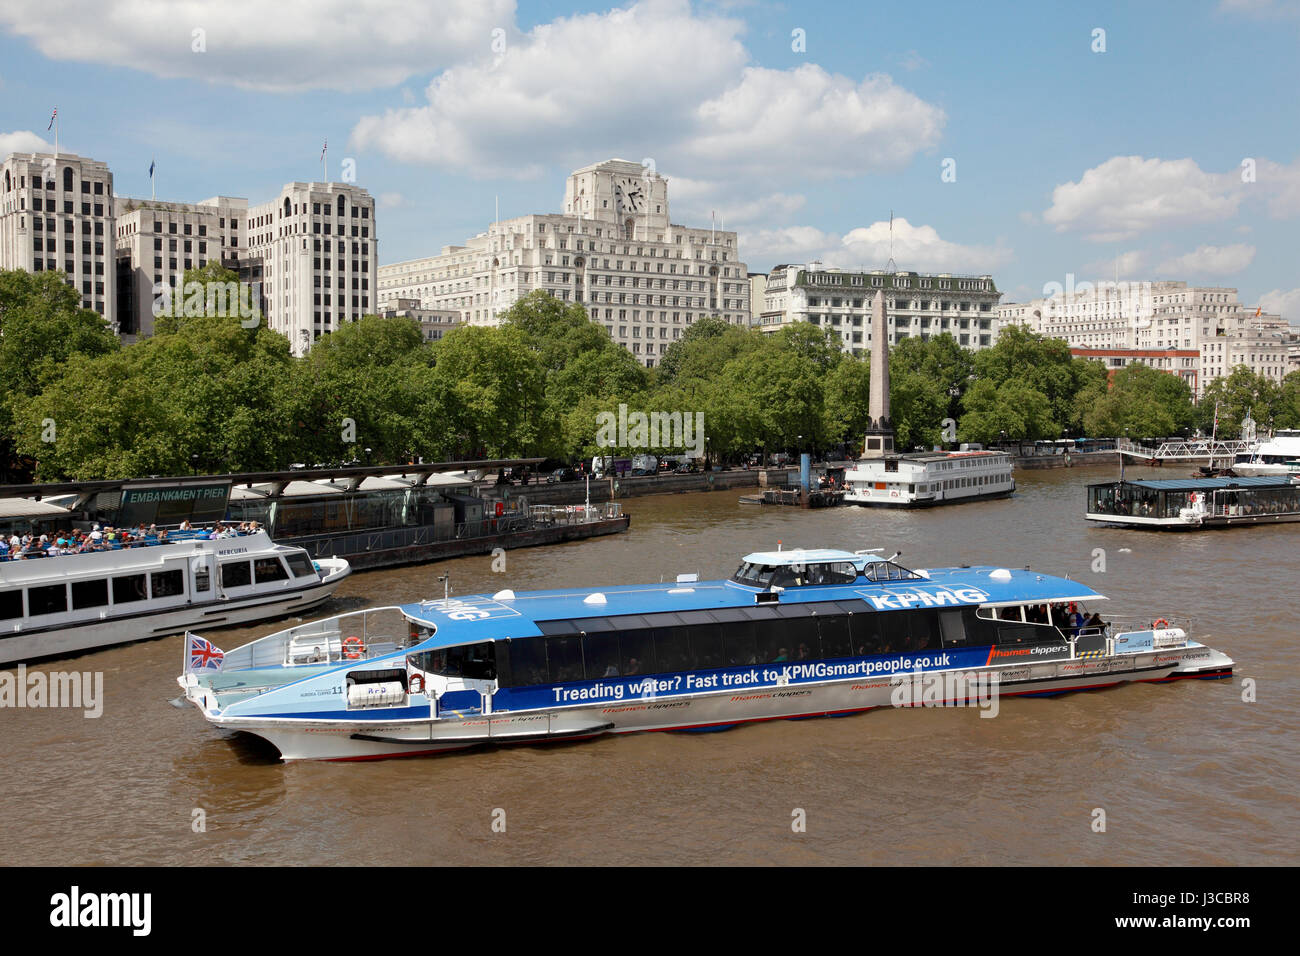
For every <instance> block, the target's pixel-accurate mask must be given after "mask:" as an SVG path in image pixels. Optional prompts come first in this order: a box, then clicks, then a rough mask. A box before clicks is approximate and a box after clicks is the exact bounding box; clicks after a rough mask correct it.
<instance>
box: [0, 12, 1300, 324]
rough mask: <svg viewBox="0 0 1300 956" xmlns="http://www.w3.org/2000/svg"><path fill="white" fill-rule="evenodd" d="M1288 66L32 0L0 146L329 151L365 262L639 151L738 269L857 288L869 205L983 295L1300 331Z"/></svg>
mask: <svg viewBox="0 0 1300 956" xmlns="http://www.w3.org/2000/svg"><path fill="white" fill-rule="evenodd" d="M796 30H799V31H803V34H802V36H803V44H804V48H803V49H802V50H796V49H793V48H792V47H793V46H794V45H796V44H795V39H794V37H793V36H792V34H793V31H796ZM1097 30H1102V31H1104V36H1103V35H1101V34H1096V33H1095V31H1097ZM196 31H201V32H200V33H196ZM1102 43H1104V51H1100V50H1096V49H1094V47H1100V46H1101V45H1102ZM1298 45H1300V2H1296V0H1222V2H1220V0H1205V2H1180V3H1174V2H1169V3H1162V2H1143V3H1136V4H1135V3H1128V4H1124V3H1114V4H1108V3H1093V4H1090V3H1080V4H1059V5H1058V4H1033V3H1025V4H1014V5H1013V4H972V3H912V4H897V5H893V6H889V7H884V6H881V5H876V4H861V3H844V4H832V3H800V4H780V3H765V2H761V0H756V2H743V0H738V2H723V3H702V2H701V3H694V4H690V3H687V2H685V0H645V2H640V3H635V4H631V3H629V4H624V5H621V6H610V5H608V4H573V3H565V4H558V3H524V4H519V5H516V4H514V3H512V2H509V0H442V2H440V3H438V4H424V3H417V2H413V0H412V2H392V0H389V2H379V0H317V2H314V3H309V2H307V0H288V2H285V3H280V4H275V5H271V4H264V3H256V2H253V0H226V2H224V3H220V4H216V3H213V4H207V3H203V2H193V3H188V4H176V5H152V4H145V3H143V2H142V0H99V2H84V0H47V2H46V3H45V4H43V5H42V7H41V12H40V15H39V16H37V15H33V12H32V10H31V9H23V8H21V7H18V6H12V5H11V6H10V7H9V8H6V9H5V10H3V11H0V152H8V151H9V150H10V149H31V148H39V147H38V146H37V144H38V143H39V141H40V140H42V139H43V140H45V141H47V142H48V141H50V140H52V138H53V134H52V133H47V132H46V124H47V123H48V121H49V116H50V111H51V110H52V109H53V108H54V107H55V106H57V107H58V109H59V116H60V119H61V124H60V128H61V136H60V146H61V148H63V149H66V150H69V151H75V152H78V153H80V154H82V155H88V156H93V157H95V158H97V159H101V160H104V161H106V162H108V163H109V164H110V166H111V167H112V169H113V171H114V175H115V178H116V188H117V192H118V194H119V195H137V196H148V195H149V180H148V169H149V163H150V160H151V159H156V160H157V164H158V178H157V190H158V197H159V198H160V199H175V200H186V201H193V200H197V199H202V198H205V197H207V196H211V195H216V194H225V195H236V196H245V197H247V198H248V199H250V200H251V201H261V200H263V199H265V198H267V197H268V196H270V195H272V194H274V193H275V192H276V191H277V190H278V189H279V187H280V185H281V184H282V183H284V182H286V181H289V180H293V179H299V180H303V179H319V178H320V176H321V164H320V162H319V157H320V148H321V143H322V141H323V140H325V139H326V138H328V141H329V168H330V175H331V177H334V178H337V177H338V176H339V175H340V169H341V165H340V164H341V163H342V161H343V160H344V159H345V158H347V159H351V160H353V161H354V162H355V168H356V181H357V183H358V184H359V185H362V186H364V187H366V188H367V189H369V190H370V191H371V192H372V193H373V194H374V195H375V196H376V197H378V198H379V200H380V211H379V237H380V261H381V262H382V263H388V262H394V261H399V260H401V259H406V258H413V257H416V256H420V255H427V254H431V253H434V252H437V251H438V250H439V249H440V248H441V247H442V246H443V245H446V244H450V243H456V242H460V241H463V240H464V239H466V238H467V237H469V236H471V235H473V234H475V233H477V232H480V231H482V230H483V229H484V228H485V226H486V225H487V223H488V222H489V221H490V220H491V218H492V214H493V207H494V202H495V200H496V199H497V197H499V200H500V208H501V213H502V215H503V216H508V215H519V214H523V213H528V212H555V211H558V210H559V208H560V204H561V199H562V196H563V181H564V177H565V176H566V175H567V173H568V172H569V171H570V170H572V169H574V168H577V167H578V166H582V165H586V164H588V163H592V162H597V161H599V160H601V159H606V158H609V157H613V156H619V157H622V158H625V159H631V160H634V161H641V160H643V159H646V158H650V159H653V160H654V162H655V165H656V167H657V169H658V170H659V171H660V172H661V173H663V174H665V175H666V176H668V177H669V180H670V186H669V198H670V201H671V204H672V212H673V218H674V220H675V221H678V222H684V223H687V224H702V223H705V222H707V221H708V217H709V215H710V212H711V211H713V210H716V211H717V212H718V214H719V216H721V217H722V218H723V219H724V221H725V223H726V226H727V228H729V229H735V230H737V231H738V232H739V233H740V235H741V247H740V251H741V255H742V257H743V258H744V259H745V260H746V261H747V263H748V265H749V267H750V269H751V270H752V271H759V270H766V269H768V268H770V267H771V266H772V265H774V264H776V263H778V262H803V261H807V260H809V259H819V260H821V261H823V262H827V263H829V264H833V265H840V266H845V267H853V266H866V267H867V268H879V267H882V266H883V265H884V264H885V260H886V258H887V257H888V254H889V245H888V226H887V223H888V220H889V216H890V212H891V210H892V212H893V214H894V216H895V217H896V223H895V226H896V229H895V247H894V258H895V260H896V261H897V263H898V265H899V267H900V268H916V269H923V270H924V269H934V270H942V271H950V272H991V273H992V274H993V275H994V277H995V278H996V280H997V281H998V284H999V287H1000V288H1002V289H1003V290H1004V291H1005V292H1006V293H1007V295H1006V296H1005V297H1004V301H1005V300H1012V299H1024V298H1028V297H1031V296H1034V295H1038V294H1041V291H1042V288H1043V286H1044V284H1045V283H1049V282H1060V283H1065V281H1066V276H1067V274H1069V273H1073V274H1074V275H1075V276H1076V277H1078V278H1098V277H1102V278H1109V277H1111V276H1113V275H1114V274H1115V270H1116V268H1118V271H1119V276H1120V278H1130V279H1160V278H1180V279H1187V280H1189V281H1192V282H1198V283H1202V284H1222V285H1228V286H1236V287H1238V288H1239V289H1240V290H1241V294H1242V298H1243V300H1245V301H1247V302H1249V303H1252V304H1253V303H1255V302H1258V301H1261V300H1262V301H1263V302H1264V304H1265V307H1266V308H1269V309H1271V310H1274V311H1277V310H1280V311H1281V312H1282V313H1283V314H1284V315H1285V316H1286V317H1287V318H1288V319H1291V320H1292V321H1293V322H1294V323H1297V324H1300V275H1298V274H1297V256H1296V251H1297V246H1298V244H1297V241H1296V239H1297V225H1298V224H1300V134H1298V133H1297V130H1298V129H1300V126H1298V124H1297V119H1298V118H1300V117H1298V116H1297V106H1296V91H1297V90H1298V89H1300V65H1298V58H1297V55H1296V54H1297V46H1298ZM196 47H199V48H201V49H196ZM946 161H951V162H946ZM1243 162H1246V163H1247V165H1248V167H1249V168H1248V169H1247V170H1246V172H1247V173H1248V175H1247V176H1246V177H1245V178H1246V180H1247V181H1243V166H1242V164H1243ZM945 167H946V168H947V169H948V170H949V171H950V174H949V176H948V178H949V179H951V180H953V181H944V177H943V175H942V173H943V171H944V169H945ZM954 172H955V178H954V177H953V175H952V173H954ZM1252 178H1253V181H1249V180H1251V179H1252Z"/></svg>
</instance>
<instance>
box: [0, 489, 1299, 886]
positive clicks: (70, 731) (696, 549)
mask: <svg viewBox="0 0 1300 956" xmlns="http://www.w3.org/2000/svg"><path fill="white" fill-rule="evenodd" d="M1186 470H1187V469H1185V468H1178V469H1177V470H1175V469H1174V468H1165V469H1161V470H1158V471H1157V470H1150V471H1147V470H1143V469H1130V477H1136V476H1139V475H1142V474H1144V473H1145V474H1150V475H1151V476H1159V477H1175V476H1177V475H1181V474H1182V473H1183V472H1184V471H1186ZM1113 474H1114V469H1110V468H1107V469H1104V470H1103V469H1096V468H1088V469H1085V468H1075V469H1065V470H1056V471H1039V472H1021V473H1020V474H1018V476H1017V482H1018V485H1019V492H1018V493H1017V495H1016V496H1015V497H1014V498H1012V499H1009V500H1004V501H994V502H985V503H974V504H967V505H960V506H955V507H950V508H945V509H938V510H931V511H884V510H875V509H863V508H848V507H846V508H839V509H829V510H824V511H800V510H798V509H795V508H781V507H763V508H758V507H752V506H750V507H746V506H741V505H739V504H737V498H738V497H739V495H740V492H739V491H728V492H715V493H712V494H709V493H703V494H691V495H674V496H661V497H652V498H632V499H628V500H627V501H626V502H625V507H626V509H627V511H628V512H629V513H631V515H632V529H631V531H630V532H629V533H628V534H625V535H618V536H614V537H609V538H602V539H597V540H594V541H589V542H582V543H574V544H567V545H559V546H555V547H546V548H532V549H526V550H520V551H513V552H510V553H509V554H508V556H507V568H506V571H505V573H494V572H493V571H492V559H491V557H489V556H486V555H485V556H482V557H474V558H463V559H458V560H454V561H449V562H445V563H442V564H439V565H425V566H417V567H410V568H399V569H393V570H384V571H371V572H367V573H364V574H356V575H353V576H352V577H351V578H350V579H349V580H348V581H346V582H344V585H343V586H342V588H341V589H340V591H339V592H338V594H337V595H336V596H335V598H334V599H333V600H332V601H331V602H330V604H329V605H328V606H327V607H326V608H325V609H323V610H322V612H321V614H322V616H323V615H324V614H327V613H337V612H341V611H344V610H353V609H357V608H360V607H363V606H368V605H376V604H388V603H399V602H406V601H413V600H416V599H419V598H423V597H431V596H438V597H440V596H441V594H442V585H441V584H439V583H437V581H436V577H437V575H438V574H440V573H443V572H448V573H450V575H451V586H452V593H453V594H466V593H472V592H480V591H488V592H491V591H496V590H499V589H501V588H503V587H512V588H515V589H516V590H525V589H531V588H550V587H561V586H597V585H601V584H630V583H636V582H645V581H659V580H661V579H664V580H671V579H672V577H673V576H674V575H676V574H677V573H679V572H686V571H694V572H698V573H699V574H700V576H701V578H712V577H726V576H728V575H729V574H731V572H732V571H734V570H735V568H736V566H737V565H738V563H739V561H740V558H741V556H742V555H744V554H745V553H747V552H749V551H754V550H766V549H771V548H775V547H776V543H777V541H778V540H780V541H782V542H783V546H784V547H786V548H790V547H799V546H802V547H839V548H846V549H860V548H867V547H883V548H885V549H886V554H888V553H891V552H892V551H894V550H901V551H902V552H903V554H902V557H901V558H899V561H900V563H902V564H906V565H909V566H912V567H939V566H945V565H955V564H963V563H970V564H998V565H1006V566H1011V567H1022V566H1025V565H1029V566H1032V567H1033V568H1034V569H1035V570H1042V571H1045V572H1049V573H1054V574H1063V575H1064V574H1068V575H1070V576H1071V577H1073V578H1076V579H1078V580H1081V581H1083V582H1085V583H1087V584H1088V585H1090V586H1091V587H1093V588H1095V589H1096V590H1098V591H1100V592H1102V593H1103V594H1106V595H1108V596H1109V597H1110V599H1111V600H1110V602H1109V603H1108V604H1104V605H1102V606H1101V609H1102V610H1103V612H1104V614H1105V616H1107V617H1116V618H1118V617H1126V616H1130V615H1131V616H1133V617H1138V616H1144V615H1146V616H1154V615H1157V614H1164V615H1165V616H1168V615H1170V614H1178V615H1179V616H1183V617H1190V618H1191V619H1192V621H1193V629H1192V636H1193V637H1196V638H1198V639H1200V640H1202V641H1203V642H1204V643H1207V644H1210V645H1211V646H1214V647H1217V648H1219V649H1221V650H1223V651H1225V652H1226V653H1228V654H1229V655H1231V656H1232V657H1233V658H1235V660H1236V661H1237V673H1236V674H1235V675H1234V677H1233V679H1232V680H1231V681H1179V682H1175V683H1173V684H1169V685H1158V684H1130V685H1127V686H1121V687H1117V688H1114V689H1109V690H1103V691H1095V692H1091V693H1079V694H1070V695H1066V696H1063V697H1057V698H1047V699H1030V698H1004V699H1002V700H1001V701H1000V710H999V713H998V715H997V717H996V718H994V719H984V718H981V717H980V716H979V711H978V710H977V709H905V710H893V709H885V710H877V711H872V712H870V713H866V714H859V715H855V716H850V717H843V718H833V719H817V720H799V721H771V722H767V723H761V724H753V725H748V726H742V727H739V728H737V729H734V730H730V731H726V732H723V733H650V734H638V735H626V736H620V737H614V738H609V737H607V738H603V739H598V740H594V741H589V742H583V743H568V744H552V745H548V746H531V747H513V748H509V747H508V748H502V749H497V750H483V751H473V752H466V753H459V754H451V755H443V756H435V757H422V758H414V759H405V760H387V761H377V762H369V763H299V764H293V765H286V764H283V763H280V762H278V761H277V760H276V759H275V755H274V751H273V750H268V749H264V748H262V747H259V746H256V745H255V742H252V741H250V740H249V739H248V738H244V737H236V736H234V735H229V734H226V733H224V732H222V731H219V730H217V729H215V728H212V727H210V726H209V725H208V724H207V723H206V722H205V721H204V720H203V719H202V717H201V716H200V715H199V714H198V712H197V711H195V710H193V709H192V708H189V707H188V705H187V706H186V709H184V710H180V709H177V708H175V707H172V706H169V703H168V702H169V700H170V699H172V698H175V697H176V696H177V693H178V688H177V686H176V683H175V677H176V674H177V673H178V672H179V670H180V666H181V651H182V639H181V638H180V637H172V638H166V639H163V640H158V641H149V642H144V643H140V644H135V645H131V646H126V647H119V648H114V649H110V650H106V651H101V652H99V653H95V654H89V655H85V656H82V657H79V658H74V659H70V660H66V661H53V662H47V663H45V664H42V665H40V668H39V669H41V670H46V671H67V670H74V669H75V670H79V671H99V672H102V673H103V681H104V704H103V715H102V716H101V717H99V718H98V719H87V718H85V717H83V715H82V712H81V711H79V710H56V709H47V710H29V709H4V710H0V755H3V760H4V772H3V779H2V782H0V838H2V839H0V847H3V849H0V863H3V864H45V865H56V866H57V865H69V864H125V865H132V864H196V865H202V864H219V865H230V864H249V863H254V864H387V865H401V864H416V865H428V864H468V865H473V864H498V865H501V864H505V865H509V864H521V863H522V864H565V863H591V864H637V863H643V864H778V863H803V864H809V863H811V864H1067V865H1068V864H1101V865H1133V864H1146V865H1178V864H1195V865H1225V864H1228V865H1231V864H1246V865H1251V864H1291V865H1294V864H1295V863H1297V862H1300V850H1298V848H1297V847H1298V844H1300V838H1298V837H1297V833H1300V812H1298V811H1297V805H1298V804H1297V799H1296V781H1297V779H1300V745H1298V743H1297V739H1298V736H1297V714H1300V681H1298V680H1297V677H1300V651H1298V650H1297V642H1296V632H1297V618H1298V611H1297V604H1296V595H1297V578H1298V577H1300V574H1298V572H1300V560H1297V545H1298V544H1300V526H1297V525H1289V526H1287V525H1283V526H1276V527H1269V528H1238V529H1228V530H1218V531H1200V532H1188V533H1177V534H1175V533H1158V532H1138V531H1129V530H1124V529H1115V528H1103V527H1097V526H1093V525H1090V524H1089V523H1087V522H1085V521H1084V520H1083V518H1082V513H1083V505H1084V492H1083V485H1084V484H1085V483H1086V482H1089V481H1102V480H1106V479H1108V478H1110V477H1112V476H1113ZM1097 548H1101V549H1104V558H1105V567H1106V570H1105V571H1104V572H1102V573H1098V572H1094V571H1093V570H1092V567H1093V564H1094V562H1095V560H1096V557H1095V555H1094V550H1095V549H1097ZM283 626H286V625H285V624H283V623H272V624H263V625H259V626H257V627H248V628H235V629H229V630H226V631H217V632H212V633H211V634H208V635H205V636H208V637H210V638H212V639H213V640H214V641H215V642H216V643H217V644H218V645H220V646H221V647H224V648H227V649H230V648H233V647H236V646H238V645H240V644H243V643H246V642H247V641H249V640H252V639H253V638H255V637H259V636H261V635H263V634H267V633H270V632H272V631H274V630H277V629H279V628H280V627H283ZM1245 679H1249V680H1250V681H1253V682H1254V688H1253V696H1254V697H1255V700H1254V701H1245V700H1243V693H1246V696H1251V695H1250V693H1248V691H1249V690H1250V688H1249V686H1248V685H1245V684H1243V681H1244V680H1245ZM1097 810H1101V811H1104V814H1105V831H1104V832H1094V826H1095V824H1094V820H1096V819H1098V818H1099V817H1098V814H1097V813H1096V811H1097ZM800 819H802V820H803V821H804V830H803V832H796V829H797V828H796V826H795V825H794V824H795V823H796V822H797V821H798V820H800ZM196 820H201V822H202V824H203V825H202V826H200V825H199V823H198V822H196ZM494 824H495V827H494ZM196 831H197V832H196ZM502 831H504V832H502Z"/></svg>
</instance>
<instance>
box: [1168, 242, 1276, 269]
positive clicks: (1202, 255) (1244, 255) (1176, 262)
mask: <svg viewBox="0 0 1300 956" xmlns="http://www.w3.org/2000/svg"><path fill="white" fill-rule="evenodd" d="M1254 258H1255V247H1254V246H1248V245H1246V244H1245V243H1241V242H1237V243H1233V244H1232V245H1229V246H1199V247H1197V248H1196V249H1195V250H1194V251H1192V252H1189V253H1187V254H1185V255H1181V256H1175V257H1174V258H1172V259H1166V260H1165V261H1164V262H1162V263H1160V265H1158V266H1156V272H1158V273H1160V274H1161V275H1173V276H1183V275H1210V276H1216V275H1231V274H1232V273H1234V272H1240V271H1241V270H1242V269H1244V268H1246V267H1247V266H1248V265H1250V263H1251V262H1252V261H1253V260H1254Z"/></svg>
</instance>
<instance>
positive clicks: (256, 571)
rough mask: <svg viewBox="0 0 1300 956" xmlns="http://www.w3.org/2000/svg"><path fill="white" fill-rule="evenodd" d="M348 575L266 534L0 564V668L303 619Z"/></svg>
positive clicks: (336, 563)
mask: <svg viewBox="0 0 1300 956" xmlns="http://www.w3.org/2000/svg"><path fill="white" fill-rule="evenodd" d="M350 571H351V569H350V567H349V566H348V563H347V562H346V561H344V560H342V559H337V558H335V559H330V558H326V559H321V560H319V561H316V562H313V561H312V560H311V558H310V557H308V555H307V552H306V551H304V550H303V549H302V548H291V547H286V546H284V545H278V544H274V543H273V542H272V541H271V539H270V538H269V537H268V536H267V534H266V533H265V532H262V531H258V532H256V533H253V534H245V535H239V536H236V537H220V538H199V537H197V536H193V537H191V536H187V535H184V534H177V535H176V539H173V541H171V542H169V543H166V544H152V545H142V546H140V547H129V548H120V549H112V550H104V551H91V552H87V553H84V554H61V555H58V556H55V557H42V558H39V559H27V560H22V561H14V560H5V561H0V664H13V663H16V662H18V661H30V660H34V659H37V658H42V657H56V656H64V655H67V654H76V653H80V652H82V651H89V650H94V649H97V648H101V647H111V646H113V645H115V644H125V643H127V642H129V641H139V640H143V639H145V638H151V637H161V636H164V635H167V634H178V633H180V632H182V631H184V630H185V629H187V628H191V627H199V626H203V627H227V626H230V625H232V624H251V623H254V622H257V621H265V620H269V619H271V618H276V617H283V616H285V615H289V614H304V613H306V612H308V611H311V610H312V609H314V608H317V607H319V606H320V605H321V604H323V603H324V602H325V601H326V600H327V599H328V598H329V596H330V595H331V594H333V593H334V590H335V588H337V587H338V586H339V584H340V583H342V581H343V579H344V578H345V577H347V576H348V574H349V573H350Z"/></svg>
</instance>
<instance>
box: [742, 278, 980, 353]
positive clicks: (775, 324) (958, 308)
mask: <svg viewBox="0 0 1300 956" xmlns="http://www.w3.org/2000/svg"><path fill="white" fill-rule="evenodd" d="M877 290H880V291H882V292H883V293H884V296H885V309H886V317H887V318H886V328H887V329H888V330H889V344H890V345H896V344H897V343H898V342H900V341H901V340H903V339H906V338H909V337H911V338H919V339H921V340H923V341H924V340H927V339H930V338H932V337H934V336H936V335H943V334H945V333H947V334H950V335H951V336H952V337H953V338H954V339H956V341H957V344H958V345H960V346H962V347H963V348H968V349H975V350H978V349H983V348H988V347H989V346H991V345H993V344H994V343H995V342H996V341H997V334H998V323H997V312H996V311H995V309H996V307H997V303H998V299H999V298H1001V296H1002V293H1001V292H999V291H998V290H997V286H996V285H995V284H994V282H993V277H992V276H988V275H979V276H966V275H950V274H948V273H938V274H933V275H931V274H926V273H919V272H882V271H875V272H845V271H842V270H840V269H820V268H810V267H809V266H807V265H801V264H790V265H780V266H777V267H776V268H775V269H773V270H772V271H771V272H770V273H768V276H767V286H766V291H765V293H764V298H765V303H764V308H763V310H762V312H761V313H760V314H759V321H758V327H759V328H760V329H761V330H762V331H764V332H776V331H777V330H779V329H781V328H782V327H784V326H786V325H789V324H790V323H792V322H811V323H812V324H813V325H819V326H821V327H823V328H829V329H831V330H832V331H833V332H835V333H836V335H837V336H839V337H840V339H841V342H842V344H843V349H844V351H846V352H851V353H853V354H855V355H856V354H860V353H866V352H869V351H870V349H871V300H872V297H873V296H874V295H875V294H876V291H877Z"/></svg>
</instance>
